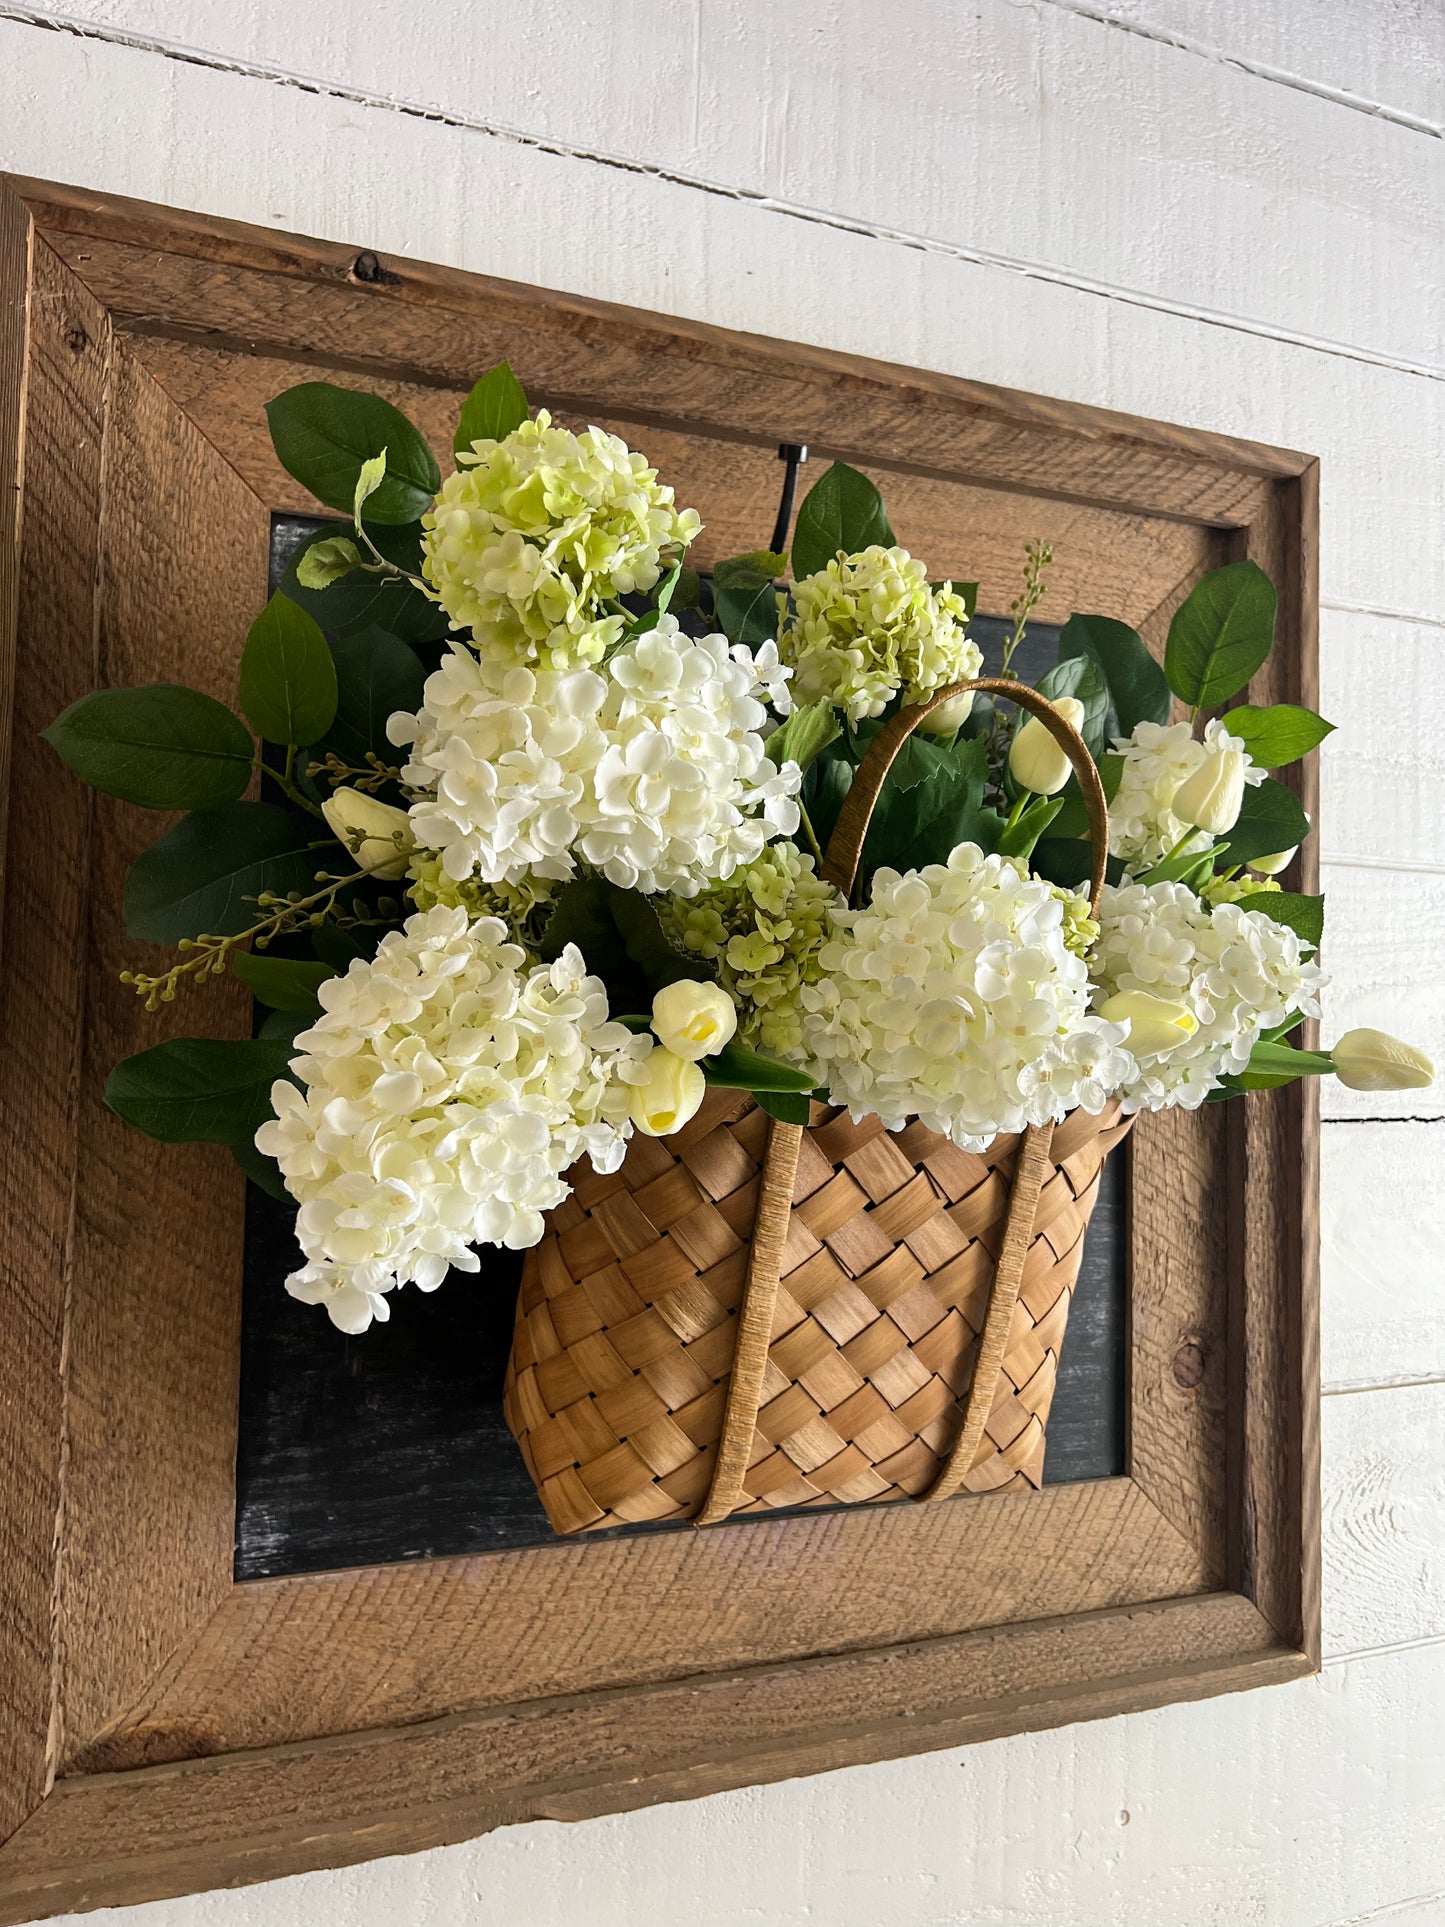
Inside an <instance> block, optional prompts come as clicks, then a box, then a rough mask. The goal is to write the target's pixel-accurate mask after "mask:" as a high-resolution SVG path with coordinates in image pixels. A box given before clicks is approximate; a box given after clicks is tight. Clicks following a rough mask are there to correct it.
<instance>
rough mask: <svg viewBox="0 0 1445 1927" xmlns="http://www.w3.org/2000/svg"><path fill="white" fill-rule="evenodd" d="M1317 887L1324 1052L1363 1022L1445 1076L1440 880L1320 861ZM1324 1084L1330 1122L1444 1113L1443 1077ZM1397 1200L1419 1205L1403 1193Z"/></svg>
mask: <svg viewBox="0 0 1445 1927" xmlns="http://www.w3.org/2000/svg"><path fill="white" fill-rule="evenodd" d="M1368 827H1369V826H1368V825H1367V824H1366V825H1362V826H1361V834H1365V833H1367V832H1368ZM1321 883H1322V885H1323V888H1324V892H1325V941H1324V944H1323V946H1322V949H1321V958H1322V961H1323V963H1324V965H1325V968H1326V970H1327V971H1328V972H1329V976H1330V985H1329V988H1328V990H1327V991H1326V992H1325V996H1324V1011H1325V1016H1324V1023H1323V1025H1322V1027H1321V1028H1322V1034H1323V1037H1324V1040H1325V1044H1326V1047H1328V1045H1329V1044H1331V1043H1332V1042H1333V1041H1334V1040H1335V1038H1337V1037H1339V1036H1340V1035H1341V1034H1342V1033H1343V1032H1345V1031H1347V1030H1353V1029H1355V1028H1356V1027H1358V1026H1368V1027H1370V1028H1372V1029H1375V1030H1384V1031H1390V1032H1392V1033H1393V1034H1394V1035H1395V1036H1397V1037H1403V1038H1404V1039H1405V1040H1406V1041H1407V1042H1408V1043H1411V1044H1415V1045H1418V1046H1419V1048H1420V1049H1421V1050H1424V1051H1426V1052H1428V1054H1429V1055H1430V1057H1431V1058H1433V1060H1434V1062H1435V1064H1436V1066H1437V1069H1438V1070H1439V1071H1441V1072H1445V969H1442V959H1445V875H1442V874H1438V873H1437V874H1431V873H1429V872H1425V871H1421V870H1384V869H1372V868H1365V867H1361V866H1356V865H1354V864H1348V863H1341V862H1338V861H1326V862H1325V863H1323V864H1322V865H1321ZM1322 1086H1323V1088H1322V1090H1321V1094H1320V1095H1321V1106H1322V1109H1323V1112H1324V1115H1325V1116H1326V1117H1327V1118H1366V1117H1383V1118H1439V1117H1445V1078H1439V1077H1437V1081H1436V1082H1435V1084H1434V1085H1432V1086H1431V1087H1430V1088H1428V1089H1426V1090H1415V1091H1351V1090H1347V1089H1346V1088H1345V1086H1344V1085H1343V1084H1341V1083H1340V1082H1339V1080H1338V1078H1334V1077H1327V1078H1324V1079H1323V1080H1322ZM1397 1201H1398V1204H1399V1205H1400V1206H1402V1207H1404V1208H1411V1207H1413V1206H1414V1205H1415V1200H1414V1199H1411V1198H1410V1197H1409V1196H1408V1195H1407V1194H1404V1193H1398V1194H1397Z"/></svg>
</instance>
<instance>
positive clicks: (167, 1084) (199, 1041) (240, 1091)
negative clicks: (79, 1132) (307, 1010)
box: [105, 1037, 291, 1144]
mask: <svg viewBox="0 0 1445 1927" xmlns="http://www.w3.org/2000/svg"><path fill="white" fill-rule="evenodd" d="M290 1056H291V1053H290V1050H289V1049H288V1048H287V1046H286V1045H284V1044H276V1043H268V1042H265V1041H264V1040H262V1039H261V1038H250V1039H246V1040H240V1039H238V1040H236V1041H234V1042H228V1041H225V1040H223V1039H221V1038H216V1037H173V1038H172V1039H171V1040H170V1041H169V1043H165V1044H157V1045H155V1047H154V1048H153V1049H151V1050H143V1051H142V1052H141V1053H140V1055H139V1056H137V1057H127V1058H126V1059H125V1061H124V1062H123V1063H120V1064H117V1065H116V1067H115V1069H114V1070H113V1071H112V1072H111V1074H110V1081H109V1082H108V1083H107V1085H106V1087H105V1101H106V1103H107V1104H108V1105H109V1106H110V1108H111V1110H113V1111H114V1112H115V1114H116V1116H117V1117H121V1118H124V1119H125V1121H126V1123H127V1124H133V1125H135V1127H136V1129H137V1130H140V1131H144V1132H145V1133H146V1135H147V1136H148V1137H154V1138H159V1139H160V1140H161V1142H162V1143H163V1144H242V1143H245V1142H246V1141H247V1140H248V1139H250V1138H253V1137H254V1136H255V1135H256V1132H257V1129H258V1128H259V1127H260V1126H261V1125H262V1124H264V1123H265V1122H266V1119H267V1118H268V1117H270V1116H271V1115H272V1110H271V1086H272V1085H273V1084H274V1083H275V1082H276V1080H277V1079H278V1078H282V1077H286V1076H287V1075H289V1060H290Z"/></svg>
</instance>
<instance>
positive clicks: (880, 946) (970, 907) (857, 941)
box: [800, 843, 1136, 1151]
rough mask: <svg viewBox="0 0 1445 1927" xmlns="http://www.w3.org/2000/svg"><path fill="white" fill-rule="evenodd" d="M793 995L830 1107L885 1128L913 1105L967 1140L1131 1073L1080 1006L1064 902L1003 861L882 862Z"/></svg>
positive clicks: (1077, 1100) (1083, 1098)
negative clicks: (915, 865) (816, 967)
mask: <svg viewBox="0 0 1445 1927" xmlns="http://www.w3.org/2000/svg"><path fill="white" fill-rule="evenodd" d="M837 922H838V923H839V924H840V925H842V926H843V929H842V932H841V934H840V935H839V936H838V937H836V938H835V939H834V940H833V941H832V942H830V943H828V944H826V945H825V946H824V949H823V953H822V965H823V969H824V971H825V972H826V975H825V976H824V977H823V979H822V980H821V981H820V982H817V983H811V984H809V983H805V984H804V985H803V986H802V989H801V992H800V1001H801V1004H802V1007H803V1012H804V1017H803V1029H804V1043H805V1046H806V1048H807V1051H808V1055H809V1061H810V1068H812V1069H813V1070H814V1072H815V1074H816V1075H817V1077H818V1080H819V1082H820V1083H821V1084H824V1085H825V1086H826V1087H827V1090H828V1094H829V1096H830V1098H831V1099H832V1101H833V1102H834V1103H835V1104H846V1105H847V1107H848V1109H849V1110H850V1111H852V1112H853V1114H854V1116H855V1117H857V1116H862V1115H863V1114H865V1113H867V1112H877V1114H878V1115H879V1116H880V1117H881V1118H882V1119H883V1122H884V1123H885V1124H886V1125H887V1126H888V1128H889V1129H890V1130H898V1129H901V1127H902V1126H903V1124H904V1123H906V1121H907V1120H908V1119H909V1118H910V1117H915V1116H916V1117H918V1118H919V1119H920V1120H921V1121H922V1122H923V1123H924V1124H926V1125H928V1127H929V1128H930V1129H931V1130H935V1131H940V1132H943V1133H944V1134H946V1135H947V1136H948V1137H951V1138H952V1139H953V1141H954V1142H955V1143H956V1144H959V1145H961V1146H962V1147H963V1148H964V1149H965V1150H970V1151H981V1150H983V1149H984V1148H985V1146H986V1145H988V1144H989V1143H990V1142H991V1140H992V1139H993V1138H995V1137H997V1136H998V1135H999V1133H1000V1132H1005V1131H1020V1130H1022V1129H1023V1128H1024V1126H1025V1125H1027V1124H1031V1123H1036V1124H1042V1123H1044V1122H1046V1121H1047V1120H1049V1119H1054V1120H1055V1121H1057V1120H1059V1119H1061V1118H1063V1117H1064V1116H1065V1115H1066V1114H1067V1113H1068V1112H1069V1111H1071V1110H1074V1109H1076V1108H1080V1107H1082V1108H1083V1109H1084V1110H1086V1111H1089V1112H1091V1113H1097V1112H1099V1111H1101V1110H1102V1109H1103V1108H1104V1105H1105V1104H1106V1103H1107V1102H1108V1100H1109V1098H1110V1097H1111V1096H1112V1094H1113V1093H1114V1091H1115V1090H1116V1089H1118V1088H1119V1087H1120V1086H1121V1085H1123V1084H1126V1083H1128V1082H1129V1081H1130V1080H1131V1079H1132V1078H1133V1077H1134V1076H1135V1074H1136V1072H1135V1065H1134V1060H1133V1059H1132V1057H1130V1055H1129V1053H1128V1051H1127V1050H1126V1049H1125V1048H1124V1047H1123V1038H1124V1030H1123V1027H1122V1026H1121V1025H1118V1024H1109V1023H1106V1022H1105V1021H1104V1020H1103V1019H1102V1018H1100V1017H1097V1016H1094V1015H1092V1014H1091V1013H1090V1010H1089V982H1088V974H1087V971H1086V969H1085V966H1084V962H1083V959H1082V958H1080V957H1078V956H1076V955H1075V954H1074V953H1073V952H1072V951H1071V950H1070V949H1069V948H1068V946H1067V944H1066V942H1065V940H1064V938H1065V930H1064V906H1063V904H1062V902H1061V901H1060V898H1059V894H1058V893H1057V892H1056V891H1055V890H1053V889H1052V888H1051V887H1050V886H1049V885H1048V884H1047V883H1043V882H1040V881H1039V879H1038V878H1036V877H1030V876H1027V875H1024V874H1022V873H1021V872H1020V870H1019V869H1018V868H1016V867H1015V865H1014V864H1013V863H1012V862H1010V861H1009V860H1008V859H1007V858H1004V857H997V856H985V855H984V854H983V853H982V851H981V850H979V849H978V848H977V846H976V845H974V844H972V843H963V844H960V845H959V847H958V848H957V849H956V850H955V851H954V852H953V854H952V856H951V857H950V858H949V860H948V862H947V863H946V864H937V863H936V864H930V865H929V866H928V867H927V868H926V869H924V870H912V871H909V872H907V873H906V874H904V875H899V873H898V872H897V871H896V870H880V871H879V872H878V874H877V876H876V877H875V879H874V883H873V898H872V902H871V903H870V905H869V907H868V908H867V909H866V910H855V911H849V912H845V913H842V914H840V915H839V916H838V918H837Z"/></svg>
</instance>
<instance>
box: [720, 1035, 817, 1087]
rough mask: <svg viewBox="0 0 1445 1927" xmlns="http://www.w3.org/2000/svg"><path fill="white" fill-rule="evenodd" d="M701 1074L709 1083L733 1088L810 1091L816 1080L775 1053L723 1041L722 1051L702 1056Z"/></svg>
mask: <svg viewBox="0 0 1445 1927" xmlns="http://www.w3.org/2000/svg"><path fill="white" fill-rule="evenodd" d="M701 1068H702V1074H703V1076H704V1077H705V1078H706V1079H707V1081H708V1083H709V1084H719V1085H722V1086H723V1087H724V1088H725V1089H726V1090H730V1091H753V1092H758V1091H811V1090H812V1088H813V1085H814V1084H815V1082H816V1081H817V1080H816V1079H815V1078H812V1077H809V1076H807V1075H805V1074H804V1072H802V1071H795V1070H794V1069H793V1068H792V1066H791V1065H790V1064H780V1063H779V1062H778V1060H777V1058H776V1057H764V1056H763V1054H762V1053H761V1051H755V1050H749V1049H748V1047H747V1045H746V1044H724V1045H723V1047H722V1049H721V1050H720V1051H715V1052H714V1053H713V1055H712V1056H711V1057H704V1058H703V1060H702V1066H701Z"/></svg>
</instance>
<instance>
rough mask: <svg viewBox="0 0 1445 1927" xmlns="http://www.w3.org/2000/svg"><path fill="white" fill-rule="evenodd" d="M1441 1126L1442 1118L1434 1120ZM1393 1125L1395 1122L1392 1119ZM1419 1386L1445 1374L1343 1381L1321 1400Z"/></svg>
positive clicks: (1438, 1381) (1442, 1381)
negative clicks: (1357, 1393)
mask: <svg viewBox="0 0 1445 1927" xmlns="http://www.w3.org/2000/svg"><path fill="white" fill-rule="evenodd" d="M1432 1121H1433V1122H1434V1123H1436V1124H1439V1123H1441V1122H1445V1120H1442V1119H1440V1118H1435V1119H1433V1120H1432ZM1391 1122H1392V1123H1393V1122H1394V1120H1393V1119H1392V1120H1391ZM1419 1385H1445V1372H1421V1373H1419V1374H1418V1375H1416V1374H1414V1373H1411V1372H1400V1373H1398V1374H1396V1375H1395V1376H1394V1377H1392V1378H1360V1379H1353V1378H1347V1379H1341V1380H1339V1382H1338V1383H1336V1384H1333V1385H1325V1386H1322V1387H1321V1390H1320V1396H1321V1398H1351V1397H1353V1396H1354V1394H1355V1393H1356V1392H1408V1391H1413V1390H1414V1388H1415V1387H1416V1386H1419Z"/></svg>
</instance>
